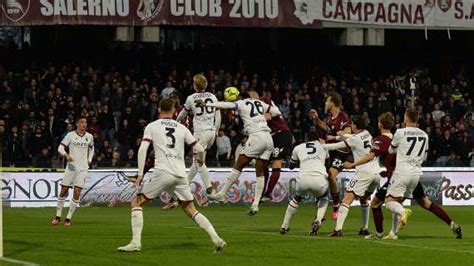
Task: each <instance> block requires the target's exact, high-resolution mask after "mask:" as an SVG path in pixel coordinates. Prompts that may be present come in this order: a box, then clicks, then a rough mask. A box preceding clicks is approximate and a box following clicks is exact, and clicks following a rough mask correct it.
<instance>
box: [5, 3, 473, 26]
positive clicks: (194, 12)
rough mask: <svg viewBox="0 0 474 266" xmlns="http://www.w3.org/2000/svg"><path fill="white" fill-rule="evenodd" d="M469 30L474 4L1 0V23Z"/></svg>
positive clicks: (20, 24)
mask: <svg viewBox="0 0 474 266" xmlns="http://www.w3.org/2000/svg"><path fill="white" fill-rule="evenodd" d="M322 21H331V22H341V23H349V24H350V23H353V24H359V25H362V26H365V25H367V26H370V25H379V26H384V27H408V28H410V27H411V28H422V27H453V28H466V29H469V28H471V29H472V28H474V0H0V25H2V26H28V25H56V24H69V25H75V24H89V25H124V26H127V25H128V26H133V25H201V26H224V27H287V28H321V27H322V25H323V24H322Z"/></svg>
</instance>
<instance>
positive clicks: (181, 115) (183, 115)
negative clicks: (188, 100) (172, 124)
mask: <svg viewBox="0 0 474 266" xmlns="http://www.w3.org/2000/svg"><path fill="white" fill-rule="evenodd" d="M187 115H188V111H186V108H183V110H181V112H179V114H178V117H176V121H178V122H181V120H183V119H184V118H185V117H186V116H187Z"/></svg>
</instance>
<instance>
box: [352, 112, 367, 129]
mask: <svg viewBox="0 0 474 266" xmlns="http://www.w3.org/2000/svg"><path fill="white" fill-rule="evenodd" d="M352 123H353V124H354V125H356V127H357V129H367V119H365V118H364V117H362V116H360V115H355V116H353V117H352Z"/></svg>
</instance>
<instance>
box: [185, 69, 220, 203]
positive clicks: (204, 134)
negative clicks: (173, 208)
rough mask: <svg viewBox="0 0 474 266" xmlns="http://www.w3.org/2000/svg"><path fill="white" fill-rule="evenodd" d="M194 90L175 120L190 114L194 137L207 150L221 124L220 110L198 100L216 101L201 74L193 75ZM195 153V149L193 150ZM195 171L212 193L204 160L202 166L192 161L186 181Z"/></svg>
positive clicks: (209, 192)
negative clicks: (208, 90)
mask: <svg viewBox="0 0 474 266" xmlns="http://www.w3.org/2000/svg"><path fill="white" fill-rule="evenodd" d="M193 80H194V83H193V86H194V90H195V91H196V93H194V94H192V95H190V96H189V97H188V98H187V99H186V103H185V104H184V108H183V110H181V112H180V113H179V115H178V117H177V118H176V121H181V120H183V119H184V118H185V117H186V116H187V115H188V114H192V115H193V116H194V117H193V127H194V137H195V138H196V139H197V141H198V142H199V144H201V146H202V147H203V148H204V150H206V151H207V150H208V149H210V148H211V147H212V145H213V144H214V141H215V139H216V134H217V131H218V130H219V128H220V125H221V112H220V111H217V110H216V108H214V107H210V106H206V107H204V106H202V105H200V104H198V103H199V101H203V102H205V103H213V102H214V103H215V102H218V100H217V98H216V96H215V95H214V94H212V93H210V92H206V87H207V79H206V77H204V76H203V75H201V74H198V75H195V76H194V78H193ZM206 151H205V152H204V159H205V158H206ZM194 153H196V151H194ZM197 172H199V173H200V174H201V179H202V182H203V183H204V186H205V188H206V193H207V194H208V195H210V194H211V193H212V184H211V180H210V179H209V170H208V169H207V167H206V162H205V161H204V163H203V164H202V166H198V165H197V164H196V163H193V165H192V166H191V168H190V169H189V173H188V181H189V182H190V183H191V181H193V179H194V177H195V176H196V174H197Z"/></svg>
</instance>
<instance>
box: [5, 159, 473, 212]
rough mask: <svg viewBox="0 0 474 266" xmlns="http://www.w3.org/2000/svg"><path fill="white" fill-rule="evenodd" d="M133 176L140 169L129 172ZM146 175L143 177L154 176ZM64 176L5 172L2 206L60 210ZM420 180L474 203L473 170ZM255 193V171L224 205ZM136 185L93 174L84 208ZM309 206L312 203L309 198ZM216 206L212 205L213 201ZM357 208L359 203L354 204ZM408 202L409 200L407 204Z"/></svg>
mask: <svg viewBox="0 0 474 266" xmlns="http://www.w3.org/2000/svg"><path fill="white" fill-rule="evenodd" d="M229 170H230V169H211V172H210V177H211V179H212V180H213V184H214V186H215V187H217V188H220V187H221V186H222V184H223V182H224V180H225V178H226V177H227V174H228V173H229ZM125 173H128V174H134V173H136V171H125ZM297 175H298V172H295V171H285V170H284V171H282V173H281V178H280V182H279V183H278V184H277V186H276V187H275V190H274V191H273V195H272V196H273V203H274V204H286V203H287V202H288V200H289V199H291V197H292V196H293V195H294V193H295V189H296V177H297ZM353 175H354V172H343V173H341V174H340V175H339V182H340V184H339V185H340V186H341V187H344V186H345V184H346V183H347V182H348V181H349V180H350V178H351V177H352V176H353ZM150 176H151V175H150V174H148V175H147V176H146V177H145V178H150ZM62 177H63V174H62V173H3V180H2V181H3V184H2V186H3V188H2V192H3V194H2V195H3V203H4V205H7V206H11V207H48V206H49V207H51V206H56V200H57V197H58V194H59V190H60V186H61V181H62ZM383 182H385V180H384V179H381V184H383ZM421 182H422V184H423V186H424V188H425V192H426V194H427V196H428V197H430V198H431V200H433V201H436V202H438V203H440V204H443V205H469V206H473V205H474V187H473V186H474V169H461V170H460V169H456V168H453V169H449V170H446V169H442V168H438V169H430V168H427V169H425V171H424V172H423V176H422V178H421ZM254 189H255V172H254V171H252V170H249V171H244V172H243V173H242V175H241V177H240V178H239V180H238V181H237V182H236V183H235V184H234V185H233V186H232V187H231V189H230V191H229V193H227V199H226V203H225V204H228V205H232V204H250V203H251V202H252V201H253V192H254ZM191 190H192V192H193V194H194V197H195V200H196V202H197V204H198V205H206V204H208V203H207V199H206V197H205V189H204V188H203V185H202V182H201V180H200V178H199V175H198V176H197V177H196V179H195V180H194V181H193V182H192V183H191ZM136 192H137V191H136V189H135V188H133V186H132V184H131V183H129V182H128V181H126V180H124V179H123V177H122V175H121V174H119V172H117V171H94V170H92V171H90V172H89V176H88V179H87V181H86V184H85V186H84V189H83V191H82V196H81V203H80V204H81V206H89V205H107V206H114V205H117V204H119V205H120V204H128V203H129V202H130V201H131V200H132V199H133V198H134V197H135V195H136ZM169 199H170V195H169V194H168V193H167V192H164V193H163V194H162V195H161V197H160V198H159V199H156V200H155V203H158V204H162V203H165V202H168V201H169ZM305 201H306V202H314V199H312V198H311V197H309V196H308V197H306V199H305ZM210 204H213V203H210ZM356 204H357V203H356ZM408 204H409V202H408Z"/></svg>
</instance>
